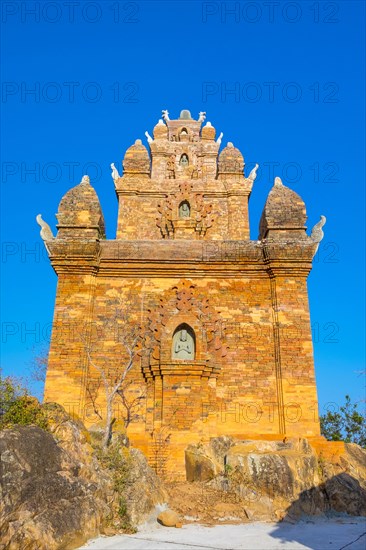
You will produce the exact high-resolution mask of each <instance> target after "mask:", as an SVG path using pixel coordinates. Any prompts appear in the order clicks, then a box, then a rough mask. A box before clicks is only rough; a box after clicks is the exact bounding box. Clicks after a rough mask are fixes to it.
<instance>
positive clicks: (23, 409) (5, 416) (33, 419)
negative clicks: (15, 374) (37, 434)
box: [0, 376, 48, 430]
mask: <svg viewBox="0 0 366 550" xmlns="http://www.w3.org/2000/svg"><path fill="white" fill-rule="evenodd" d="M30 424H33V425H36V426H39V427H40V428H42V429H44V430H46V429H47V428H48V421H47V417H46V414H45V412H44V411H43V409H42V406H41V405H40V403H39V401H38V399H36V398H35V397H31V396H30V395H28V392H27V389H26V388H25V387H24V386H23V385H22V383H21V382H19V381H17V380H16V379H15V378H12V377H10V376H8V377H6V378H3V379H1V380H0V428H1V429H4V428H10V427H11V426H14V425H21V426H28V425H30Z"/></svg>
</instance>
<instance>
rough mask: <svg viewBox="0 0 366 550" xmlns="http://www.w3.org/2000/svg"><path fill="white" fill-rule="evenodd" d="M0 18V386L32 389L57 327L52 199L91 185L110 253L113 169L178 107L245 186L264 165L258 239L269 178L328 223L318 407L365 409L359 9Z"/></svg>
mask: <svg viewBox="0 0 366 550" xmlns="http://www.w3.org/2000/svg"><path fill="white" fill-rule="evenodd" d="M35 4H36V12H35V13H31V11H32V10H34V5H35ZM66 4H67V3H66ZM37 5H38V7H37ZM1 8H2V31H3V32H2V81H3V84H2V103H1V107H2V123H1V124H2V135H3V145H2V151H1V152H2V164H1V166H2V184H1V192H2V220H1V230H2V233H1V245H2V279H1V283H2V312H1V315H2V316H1V320H2V325H1V326H2V359H3V366H4V369H5V372H6V373H13V374H18V375H19V374H24V373H25V374H26V371H27V367H28V366H29V363H30V361H31V359H32V355H33V353H34V351H33V347H34V345H36V347H38V348H39V347H40V346H41V345H42V342H43V341H45V340H46V339H47V336H48V335H49V327H50V324H51V322H52V314H53V304H54V297H55V291H56V276H55V274H54V272H53V270H52V268H51V267H50V265H49V262H48V259H47V255H46V254H45V253H44V251H43V244H42V242H41V240H40V237H39V228H38V226H37V224H36V222H35V216H36V214H38V213H40V212H41V213H42V214H43V216H44V218H45V219H46V220H47V221H48V223H50V225H51V226H52V228H53V229H54V230H55V222H56V219H55V216H54V214H55V213H56V212H57V207H58V203H59V201H60V199H61V197H62V195H63V194H64V193H65V192H66V191H67V190H68V189H69V188H70V187H71V186H73V185H74V184H77V183H78V182H79V181H80V179H81V176H82V175H83V173H85V172H86V171H87V172H88V173H89V175H90V177H91V180H92V183H93V185H94V186H95V188H96V190H97V192H98V195H99V197H100V200H101V204H102V207H103V210H104V215H105V219H106V226H107V237H108V238H113V237H114V235H115V228H116V214H117V201H116V197H115V193H114V188H113V182H112V179H111V177H110V169H109V165H110V163H111V162H115V163H116V165H117V166H119V167H120V163H121V160H122V158H123V155H124V152H125V150H126V148H127V147H128V146H129V145H131V144H132V143H133V142H134V140H135V139H136V138H143V139H144V132H145V130H149V131H150V133H151V132H152V128H153V126H154V125H155V124H156V122H157V120H158V118H160V116H161V109H168V110H169V111H170V112H171V114H172V116H174V115H178V114H179V111H180V110H181V109H183V108H187V109H190V110H191V111H192V114H193V115H197V113H198V112H199V111H200V110H203V111H207V119H208V120H210V121H211V122H212V123H213V124H214V126H215V127H216V129H217V130H218V132H220V131H223V132H224V139H223V143H226V142H227V141H233V142H234V144H235V145H236V146H237V147H239V148H240V150H241V151H242V152H243V154H244V157H245V161H246V172H247V173H248V171H249V170H250V169H251V168H252V167H253V164H254V163H255V162H258V163H259V164H260V167H261V171H260V173H259V176H258V178H257V180H256V182H255V185H254V189H253V193H252V197H251V200H250V218H251V237H252V238H254V239H255V238H257V234H258V224H259V218H260V214H261V211H262V208H263V205H264V202H265V199H266V196H267V194H268V191H269V190H270V188H271V186H272V182H273V175H279V176H281V177H282V179H283V181H284V182H285V183H286V184H287V185H289V186H290V187H292V188H293V189H294V190H296V191H297V192H298V193H299V194H300V195H301V196H302V197H303V199H304V200H305V202H306V205H307V211H308V226H309V228H311V227H312V226H313V225H314V223H316V222H317V221H318V219H319V216H320V214H324V215H326V216H327V219H328V221H327V224H326V226H325V238H324V241H323V243H322V245H321V247H320V250H319V254H318V257H317V260H318V261H317V262H316V263H315V264H314V268H313V271H312V273H311V275H310V277H309V296H310V306H311V319H312V326H313V331H314V336H315V342H314V346H315V366H316V376H317V381H318V390H319V400H320V404H321V408H323V407H324V404H325V403H327V402H329V401H334V402H336V403H340V402H341V401H342V400H343V396H344V395H345V393H349V394H350V395H351V397H352V399H354V400H359V399H362V397H363V394H364V379H363V378H362V377H360V376H358V375H357V371H360V370H362V369H363V368H364V366H363V365H364V352H365V348H364V333H365V326H364V325H365V301H364V291H365V286H364V267H365V266H364V264H365V252H364V248H365V242H364V237H365V231H364V229H365V228H364V220H365V183H364V182H365V180H364V178H365V171H364V167H365V165H364V160H363V153H364V148H365V134H364V123H365V103H364V96H365V87H364V61H365V59H364V52H365V49H364V25H365V13H364V12H365V4H364V2H362V1H347V2H313V1H309V2H307V1H300V2H299V1H298V2H261V1H260V2H236V3H234V2H198V1H197V2H196V1H190V2H178V1H174V2H168V1H166V2H163V1H160V2H155V1H153V0H151V1H147V2H117V1H112V0H111V1H109V0H106V1H100V2H88V1H82V0H79V2H76V3H72V2H71V3H69V4H68V5H65V3H64V2H61V1H60V2H5V1H3V2H2V4H1ZM233 9H236V11H235V13H232V10H233ZM30 90H33V93H31V92H30ZM230 91H231V92H232V93H230ZM32 170H33V172H32ZM31 251H33V253H32V252H31ZM32 329H35V330H36V333H37V332H38V331H39V334H32V333H31V332H28V331H31V330H32ZM12 333H13V334H12ZM37 340H38V342H37Z"/></svg>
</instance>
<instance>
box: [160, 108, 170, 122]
mask: <svg viewBox="0 0 366 550" xmlns="http://www.w3.org/2000/svg"><path fill="white" fill-rule="evenodd" d="M161 112H162V114H163V119H164V120H165V122H167V121H168V120H170V118H169V111H168V110H167V109H164V110H163V111H161Z"/></svg>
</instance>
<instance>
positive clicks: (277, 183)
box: [274, 176, 283, 187]
mask: <svg viewBox="0 0 366 550" xmlns="http://www.w3.org/2000/svg"><path fill="white" fill-rule="evenodd" d="M274 184H275V185H276V187H279V186H281V185H283V183H282V180H281V178H279V177H278V176H276V177H275V180H274Z"/></svg>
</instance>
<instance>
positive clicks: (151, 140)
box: [145, 130, 154, 143]
mask: <svg viewBox="0 0 366 550" xmlns="http://www.w3.org/2000/svg"><path fill="white" fill-rule="evenodd" d="M145 136H146V139H147V142H148V143H152V142H153V141H154V140H153V138H152V137H151V136H150V134H149V132H148V131H147V130H146V132H145Z"/></svg>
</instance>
